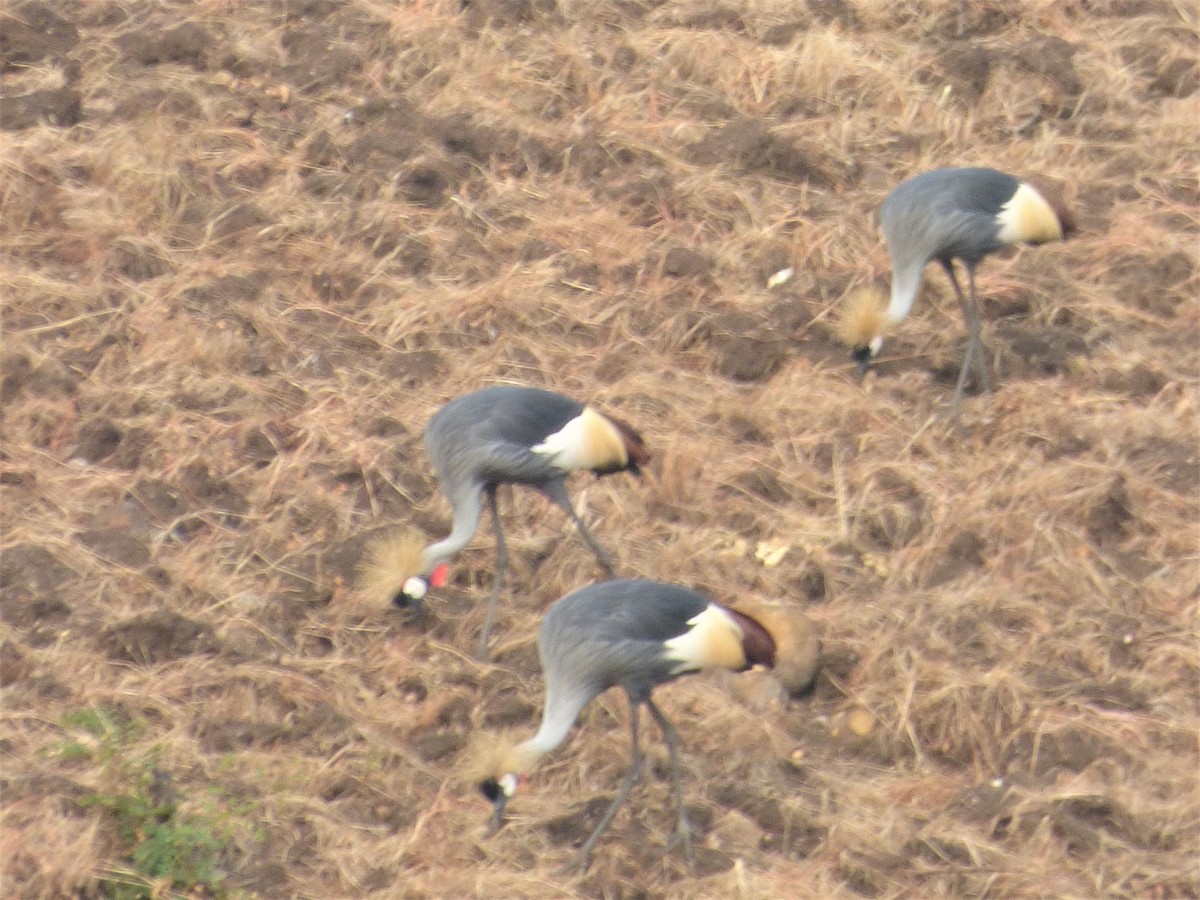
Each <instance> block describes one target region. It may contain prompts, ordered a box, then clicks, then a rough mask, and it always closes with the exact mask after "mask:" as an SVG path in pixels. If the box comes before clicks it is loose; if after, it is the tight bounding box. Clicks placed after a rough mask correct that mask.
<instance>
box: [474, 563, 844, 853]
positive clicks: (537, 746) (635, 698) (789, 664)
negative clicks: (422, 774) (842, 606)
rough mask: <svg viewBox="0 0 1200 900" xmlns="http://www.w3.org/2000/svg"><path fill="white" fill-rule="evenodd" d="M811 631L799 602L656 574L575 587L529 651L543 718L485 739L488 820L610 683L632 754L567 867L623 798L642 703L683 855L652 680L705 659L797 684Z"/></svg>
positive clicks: (635, 759) (683, 828) (637, 759)
mask: <svg viewBox="0 0 1200 900" xmlns="http://www.w3.org/2000/svg"><path fill="white" fill-rule="evenodd" d="M820 646H821V645H820V641H819V640H818V639H817V635H816V632H815V631H814V630H813V627H812V624H811V623H810V622H809V620H808V618H807V617H806V616H805V615H804V614H803V613H802V612H800V611H799V610H795V609H791V608H789V607H787V606H784V605H782V604H772V603H765V602H757V603H752V602H748V603H745V604H739V608H738V609H733V608H731V607H728V606H723V605H721V604H718V603H714V602H712V601H710V600H708V599H707V598H705V597H703V596H701V595H700V594H697V593H695V592H693V591H690V590H687V589H686V588H682V587H677V586H675V585H671V584H663V583H660V582H656V581H642V580H620V581H606V582H601V583H598V584H593V585H589V586H587V587H584V588H580V589H579V590H577V591H574V592H573V593H571V594H568V595H567V596H566V597H563V598H562V599H561V600H559V601H558V602H557V603H555V604H554V605H553V606H552V607H550V610H549V611H548V612H547V613H546V617H545V619H544V620H543V621H542V626H541V631H540V633H539V635H538V655H539V656H540V658H541V662H542V670H543V672H544V674H545V679H546V704H545V708H544V711H543V714H542V724H541V727H540V728H539V729H538V731H537V733H536V734H535V735H534V736H533V737H531V738H530V739H529V740H527V741H524V742H523V743H520V744H517V745H515V746H512V745H508V746H501V747H498V748H493V752H492V753H491V754H489V755H488V756H487V758H486V759H485V760H484V761H483V765H482V772H481V781H480V789H481V790H482V791H483V793H484V795H485V796H486V797H487V798H488V799H489V800H491V801H492V803H493V804H494V808H493V814H492V828H493V830H494V829H498V828H499V827H500V826H501V824H502V823H503V816H504V807H505V804H506V803H507V802H508V800H509V798H511V797H512V796H513V794H514V793H515V792H516V790H517V788H518V787H519V786H520V785H521V784H522V783H524V781H525V779H526V776H527V774H528V773H529V772H530V771H531V770H532V769H533V768H534V767H535V766H536V765H537V763H538V761H539V760H540V759H541V758H542V757H543V756H545V754H547V753H549V752H550V751H552V750H554V749H555V748H556V747H558V746H559V744H561V743H562V742H563V740H565V739H566V737H567V734H568V733H569V732H570V730H571V728H572V727H573V726H574V725H575V721H576V719H577V718H578V717H579V714H580V712H582V710H583V708H584V707H585V706H587V704H588V703H589V702H591V700H592V699H593V698H594V697H596V696H597V695H598V694H600V693H602V692H604V691H606V690H608V688H610V687H620V688H622V689H624V691H625V694H626V696H627V697H628V698H629V706H630V719H629V728H630V736H631V738H632V754H631V759H630V765H629V770H628V772H627V773H626V775H625V778H624V780H623V781H622V782H621V787H620V789H619V790H618V792H617V795H616V797H615V798H614V799H613V801H612V803H610V804H609V806H608V809H607V810H606V811H605V813H604V815H603V816H602V817H601V819H600V822H599V824H598V825H597V826H596V828H595V830H594V831H593V832H592V834H591V836H590V837H588V839H587V840H586V841H585V842H584V844H583V846H582V847H581V848H580V850H579V852H578V854H577V855H576V857H575V859H574V860H573V861H572V862H571V863H570V864H568V868H579V869H585V868H586V867H587V864H588V862H589V861H590V858H591V853H592V850H593V849H594V848H595V846H596V842H597V841H598V840H599V839H600V836H601V835H602V834H603V833H604V831H605V829H607V828H608V826H609V824H610V823H611V822H612V819H613V816H615V815H616V813H617V810H618V809H620V807H621V805H622V804H623V803H624V802H625V800H626V798H628V796H629V792H630V791H631V790H632V788H633V786H634V784H635V783H636V782H637V780H638V777H639V775H640V774H641V770H642V763H643V757H642V751H641V746H640V744H639V741H638V713H639V711H640V709H641V707H643V706H644V707H646V709H647V710H649V712H650V716H651V718H653V719H654V721H655V722H657V723H658V727H659V728H660V729H661V730H662V735H663V740H664V741H665V742H666V745H667V750H668V752H669V753H670V758H671V787H672V793H673V796H674V801H675V812H676V830H675V835H674V837H673V839H672V841H671V844H670V845H669V848H670V847H673V846H676V845H677V844H679V843H682V844H683V847H684V851H685V853H686V855H687V858H688V862H689V864H691V862H692V859H693V857H692V846H691V832H690V830H689V827H688V822H687V818H686V816H685V814H684V808H683V792H682V788H681V786H680V769H679V750H678V744H679V742H678V739H677V737H676V734H675V729H674V727H673V726H672V725H671V722H670V721H669V720H668V719H667V717H666V716H665V715H663V713H662V711H661V710H660V709H659V708H658V706H656V705H655V703H654V700H653V699H652V698H651V691H653V689H654V688H655V687H657V686H658V685H660V684H665V683H666V682H669V681H673V680H674V679H676V678H678V677H680V676H681V675H687V674H689V673H692V672H698V671H700V670H702V669H708V668H724V669H729V670H732V671H735V672H737V671H742V670H744V669H748V668H750V667H752V666H756V665H761V666H766V667H769V668H771V669H772V670H773V672H774V675H775V676H776V678H777V679H778V680H779V681H780V682H781V684H782V685H783V686H784V687H785V688H786V689H787V690H788V692H789V693H792V694H796V693H799V692H800V691H802V690H804V689H805V688H807V687H808V686H809V685H810V684H811V683H812V680H813V678H814V677H815V675H816V671H817V665H818V657H819V655H820Z"/></svg>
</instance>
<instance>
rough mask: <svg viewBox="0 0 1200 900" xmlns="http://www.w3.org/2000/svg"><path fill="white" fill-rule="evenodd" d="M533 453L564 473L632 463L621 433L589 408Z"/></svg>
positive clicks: (539, 445)
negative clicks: (539, 455)
mask: <svg viewBox="0 0 1200 900" xmlns="http://www.w3.org/2000/svg"><path fill="white" fill-rule="evenodd" d="M530 449H531V450H532V451H533V452H534V453H538V454H541V455H543V456H546V457H548V458H549V459H550V461H551V462H552V463H554V465H555V466H557V467H558V468H560V469H562V470H563V471H570V470H572V469H607V468H614V467H616V468H620V467H623V466H624V465H625V464H626V463H628V462H629V454H628V452H627V451H626V449H625V439H624V437H622V436H621V432H620V430H619V429H618V428H617V427H616V426H615V425H613V423H612V422H610V421H608V419H606V418H605V417H604V416H602V415H601V414H600V413H598V412H596V410H594V409H592V408H591V407H590V406H585V407H584V408H583V412H581V413H580V414H579V415H577V416H576V417H575V418H573V419H572V420H571V421H569V422H568V423H567V424H566V425H564V426H563V427H562V428H560V429H559V430H558V431H556V432H554V434H551V435H548V436H547V437H546V439H545V440H543V441H542V442H541V443H540V444H537V445H535V446H533V447H531V448H530Z"/></svg>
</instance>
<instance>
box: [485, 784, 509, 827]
mask: <svg viewBox="0 0 1200 900" xmlns="http://www.w3.org/2000/svg"><path fill="white" fill-rule="evenodd" d="M507 802H508V795H507V794H506V793H504V791H500V792H498V794H497V796H496V799H495V800H493V801H492V803H493V806H492V820H491V824H490V825H489V826H488V837H491V836H492V835H493V834H495V833H496V832H497V831H499V830H500V829H501V828H503V827H504V804H506V803H507Z"/></svg>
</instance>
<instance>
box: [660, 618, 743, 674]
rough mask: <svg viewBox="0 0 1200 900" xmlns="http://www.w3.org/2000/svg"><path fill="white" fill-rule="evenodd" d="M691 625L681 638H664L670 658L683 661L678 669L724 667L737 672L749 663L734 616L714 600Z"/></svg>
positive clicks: (689, 623)
mask: <svg viewBox="0 0 1200 900" xmlns="http://www.w3.org/2000/svg"><path fill="white" fill-rule="evenodd" d="M688 625H690V626H691V627H690V628H689V629H688V630H687V631H685V632H684V633H683V634H681V635H679V636H678V637H673V638H671V639H670V640H669V641H664V642H663V646H664V647H665V648H666V656H667V658H668V659H671V660H674V661H675V662H677V663H679V666H680V668H679V669H678V671H680V672H686V671H689V670H691V669H711V668H722V669H732V670H733V671H735V672H736V671H737V670H738V669H741V668H742V667H743V666H745V665H746V654H745V651H743V649H742V630H741V628H739V627H738V624H737V622H735V621H734V620H733V618H732V617H730V615H729V614H728V613H727V612H725V610H723V609H721V607H719V606H717V605H716V604H715V603H710V604H709V605H708V606H706V607H705V608H704V610H703V612H700V613H699V614H697V615H695V616H692V618H690V619H689V620H688Z"/></svg>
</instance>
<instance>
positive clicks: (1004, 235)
mask: <svg viewBox="0 0 1200 900" xmlns="http://www.w3.org/2000/svg"><path fill="white" fill-rule="evenodd" d="M880 224H881V227H882V230H883V235H884V240H885V241H886V242H887V246H888V252H889V254H890V255H891V259H892V290H891V298H890V300H889V302H888V304H887V307H886V309H885V310H883V312H882V314H881V315H875V314H871V313H870V311H869V310H868V311H867V313H868V314H867V315H866V316H865V317H863V322H862V323H861V324H859V323H856V322H854V321H851V322H850V323H848V326H847V327H846V328H845V331H846V332H847V333H848V334H850V335H854V336H855V337H854V339H853V341H852V342H853V344H854V347H855V358H856V359H857V360H858V361H859V374H860V376H861V375H862V374H864V373H865V372H866V369H867V366H868V365H869V364H870V360H871V358H872V357H873V356H874V354H875V353H876V352H878V349H879V345H880V343H881V335H880V333H879V330H878V329H879V328H881V327H883V326H884V325H887V324H892V323H895V322H898V321H900V320H901V319H903V318H904V317H905V316H906V315H908V313H909V311H910V310H911V308H912V304H913V301H914V300H915V299H916V296H917V291H918V288H919V287H920V283H921V277H922V273H923V272H924V270H925V266H926V265H928V264H929V263H930V262H933V261H935V260H936V261H937V262H938V263H939V264H940V265H941V266H942V268H943V269H944V270H945V271H946V275H947V276H948V277H949V279H950V284H951V286H952V287H953V288H954V293H955V296H956V297H957V298H958V302H959V305H960V306H961V307H962V311H963V317H964V319H965V321H966V324H967V331H968V343H967V350H966V353H965V355H964V358H963V364H962V368H961V369H960V371H959V376H958V381H957V384H956V385H955V389H954V399H953V401H952V403H951V416H952V417H953V416H956V415H957V413H958V406H959V402H960V401H961V399H962V393H963V388H964V385H965V383H966V377H967V372H968V371H969V370H970V369H971V367H972V365H973V364H975V365H976V366H977V369H976V371H977V373H978V376H979V381H980V383H981V385H982V386H983V388H984V389H985V390H990V389H991V378H990V376H989V374H988V369H987V365H986V363H985V361H984V359H983V353H982V342H981V340H980V333H981V331H982V323H981V321H980V316H979V303H978V299H977V296H976V292H975V269H976V268H977V267H978V265H979V263H980V262H981V261H982V260H983V258H984V257H986V256H987V255H989V254H991V253H995V252H997V251H998V250H1001V249H1003V248H1004V247H1007V246H1009V245H1011V244H1014V243H1020V242H1024V243H1030V244H1040V243H1044V242H1046V241H1053V240H1062V239H1064V238H1066V237H1067V236H1068V235H1069V234H1071V233H1072V232H1073V231H1074V228H1075V223H1074V220H1073V218H1072V217H1071V215H1070V213H1069V212H1068V211H1067V209H1066V207H1065V205H1064V204H1063V202H1062V199H1061V197H1060V196H1058V194H1057V193H1056V192H1054V191H1053V190H1051V189H1049V188H1048V187H1046V186H1044V185H1043V186H1038V187H1035V186H1034V185H1033V184H1031V183H1030V182H1029V181H1023V180H1021V179H1018V178H1016V177H1014V176H1012V175H1008V174H1006V173H1004V172H998V171H996V170H995V169H987V168H979V167H976V168H961V169H935V170H933V171H930V172H924V173H922V174H920V175H915V176H913V177H912V178H909V179H908V180H906V181H904V182H902V183H901V184H900V185H898V186H897V187H896V188H895V190H893V191H892V192H891V194H889V195H888V197H887V199H886V200H884V202H883V206H882V207H881V209H880ZM955 260H959V261H961V262H962V264H963V266H964V267H965V268H966V271H967V287H968V290H967V292H966V293H964V292H963V289H962V287H961V286H960V284H959V282H958V277H957V275H956V274H955V271H954V261H955Z"/></svg>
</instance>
